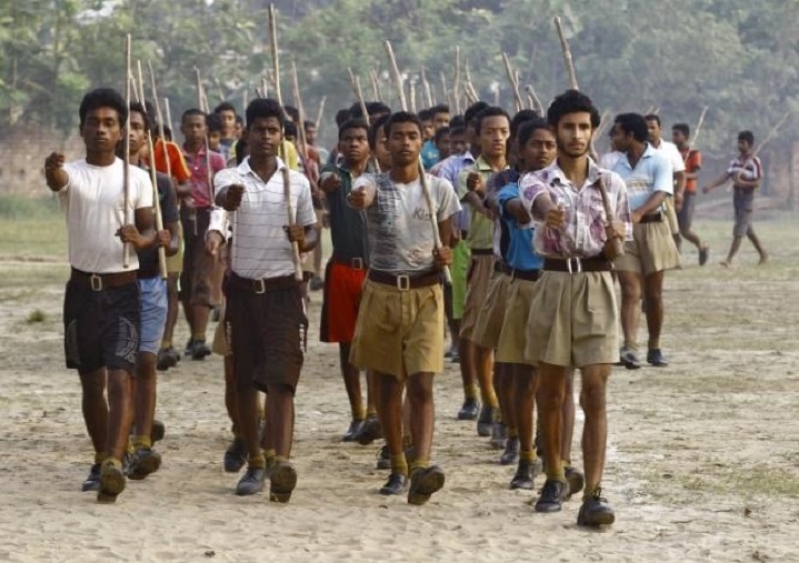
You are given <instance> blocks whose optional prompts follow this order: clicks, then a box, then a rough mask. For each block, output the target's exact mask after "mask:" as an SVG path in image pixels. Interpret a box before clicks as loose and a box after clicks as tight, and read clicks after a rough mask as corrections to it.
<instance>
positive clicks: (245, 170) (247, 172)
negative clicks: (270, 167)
mask: <svg viewBox="0 0 799 563" xmlns="http://www.w3.org/2000/svg"><path fill="white" fill-rule="evenodd" d="M275 160H276V161H277V168H275V174H277V173H278V172H280V171H281V170H283V169H288V167H287V166H286V163H285V162H283V161H282V160H280V158H279V157H275ZM236 171H238V173H239V174H241V175H242V176H253V177H254V178H257V179H258V180H259V181H261V182H263V183H265V184H268V183H269V180H270V178H266V179H263V178H261V177H260V176H259V175H258V174H257V173H256V172H255V170H253V169H252V168H250V157H249V156H248V157H247V158H245V159H244V160H242V161H241V164H239V165H238V166H237V167H236Z"/></svg>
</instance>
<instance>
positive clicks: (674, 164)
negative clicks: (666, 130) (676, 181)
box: [649, 139, 685, 174]
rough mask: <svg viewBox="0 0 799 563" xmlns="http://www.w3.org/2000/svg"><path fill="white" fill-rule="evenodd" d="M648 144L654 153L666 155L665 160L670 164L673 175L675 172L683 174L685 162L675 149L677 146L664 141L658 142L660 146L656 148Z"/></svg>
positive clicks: (678, 150)
mask: <svg viewBox="0 0 799 563" xmlns="http://www.w3.org/2000/svg"><path fill="white" fill-rule="evenodd" d="M649 144H650V146H651V147H652V148H653V149H655V150H656V151H658V152H661V153H663V154H665V155H666V158H668V159H669V162H670V163H671V168H672V172H673V173H674V174H676V173H677V172H685V160H683V157H682V155H681V154H680V149H678V148H677V145H675V144H674V143H670V142H669V141H664V140H663V139H661V140H660V144H659V145H658V146H655V145H654V144H652V143H649Z"/></svg>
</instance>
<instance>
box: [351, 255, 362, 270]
mask: <svg viewBox="0 0 799 563" xmlns="http://www.w3.org/2000/svg"><path fill="white" fill-rule="evenodd" d="M350 267H351V268H352V269H353V270H363V258H352V259H351V260H350Z"/></svg>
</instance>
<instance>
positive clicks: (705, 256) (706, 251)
mask: <svg viewBox="0 0 799 563" xmlns="http://www.w3.org/2000/svg"><path fill="white" fill-rule="evenodd" d="M708 260H710V247H709V246H706V247H704V248H700V249H699V265H700V266H704V265H705V264H707V261H708Z"/></svg>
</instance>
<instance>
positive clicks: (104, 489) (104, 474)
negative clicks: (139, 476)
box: [97, 457, 126, 503]
mask: <svg viewBox="0 0 799 563" xmlns="http://www.w3.org/2000/svg"><path fill="white" fill-rule="evenodd" d="M125 484H126V479H125V473H124V471H122V462H121V461H119V460H117V459H114V458H112V457H109V458H108V459H106V460H105V461H104V462H103V463H102V465H101V467H100V490H99V491H97V502H102V503H114V502H116V500H117V496H118V495H119V493H121V492H122V491H124V490H125Z"/></svg>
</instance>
